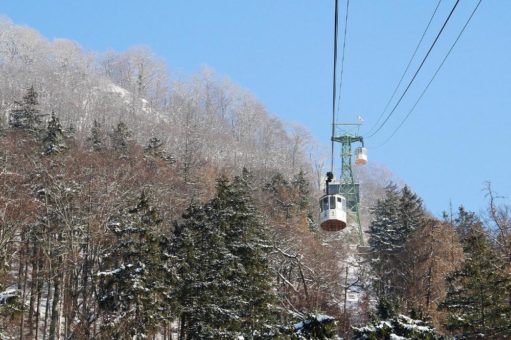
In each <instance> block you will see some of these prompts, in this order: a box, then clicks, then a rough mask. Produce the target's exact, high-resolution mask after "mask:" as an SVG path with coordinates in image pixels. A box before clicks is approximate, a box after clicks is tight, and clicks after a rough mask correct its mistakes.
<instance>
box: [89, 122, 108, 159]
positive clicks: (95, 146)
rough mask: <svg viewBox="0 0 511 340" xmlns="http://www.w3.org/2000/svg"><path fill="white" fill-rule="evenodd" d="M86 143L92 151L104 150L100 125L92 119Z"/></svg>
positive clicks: (103, 139) (103, 138)
mask: <svg viewBox="0 0 511 340" xmlns="http://www.w3.org/2000/svg"><path fill="white" fill-rule="evenodd" d="M87 142H88V144H89V145H90V148H91V149H92V150H93V151H101V150H103V149H104V148H105V137H104V133H103V130H102V128H101V124H100V123H99V122H98V121H97V120H95V119H94V122H93V123H92V128H91V130H90V135H89V136H88V137H87Z"/></svg>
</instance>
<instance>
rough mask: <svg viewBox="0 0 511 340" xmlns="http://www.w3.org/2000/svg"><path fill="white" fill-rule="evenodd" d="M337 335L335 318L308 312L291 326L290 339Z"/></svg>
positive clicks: (322, 337) (326, 337) (332, 337)
mask: <svg viewBox="0 0 511 340" xmlns="http://www.w3.org/2000/svg"><path fill="white" fill-rule="evenodd" d="M336 335H337V325H336V320H335V318H333V317H331V316H328V315H316V314H308V315H306V317H305V318H303V320H301V321H300V322H298V323H296V324H295V325H294V326H293V332H292V335H291V339H334V338H335V337H336Z"/></svg>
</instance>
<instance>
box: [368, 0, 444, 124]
mask: <svg viewBox="0 0 511 340" xmlns="http://www.w3.org/2000/svg"><path fill="white" fill-rule="evenodd" d="M441 2H442V0H438V2H437V4H436V7H435V10H434V11H433V14H431V17H430V18H429V21H428V24H427V25H426V28H425V29H424V32H422V36H421V38H420V40H419V43H418V44H417V46H416V47H415V51H413V53H412V56H411V57H410V60H409V61H408V65H406V68H405V70H404V71H403V74H402V75H401V79H399V82H398V83H397V85H396V87H395V88H394V92H392V95H391V96H390V98H389V100H388V101H387V104H385V108H384V109H383V111H382V112H381V114H380V116H379V117H378V119H377V120H376V122H375V123H374V124H373V126H372V127H371V129H370V130H369V133H371V132H372V131H373V130H374V128H375V127H376V126H377V125H378V123H379V122H380V120H381V118H382V117H383V115H384V114H385V112H387V109H388V108H389V105H390V103H391V102H392V100H393V99H394V96H395V95H396V93H397V90H398V89H399V86H401V83H402V82H403V79H404V77H405V75H406V73H407V72H408V69H409V68H410V65H411V64H412V61H413V59H414V58H415V55H416V54H417V51H418V50H419V47H420V46H421V44H422V41H423V40H424V37H425V36H426V32H427V31H428V29H429V26H430V25H431V22H432V21H433V18H434V17H435V15H436V12H437V10H438V7H439V6H440V3H441Z"/></svg>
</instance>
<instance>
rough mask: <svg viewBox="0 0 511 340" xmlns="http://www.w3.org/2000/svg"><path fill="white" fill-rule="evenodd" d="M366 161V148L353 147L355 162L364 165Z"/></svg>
mask: <svg viewBox="0 0 511 340" xmlns="http://www.w3.org/2000/svg"><path fill="white" fill-rule="evenodd" d="M366 163H367V149H366V148H364V147H358V148H356V149H355V164H356V165H365V164H366Z"/></svg>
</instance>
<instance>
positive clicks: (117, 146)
mask: <svg viewBox="0 0 511 340" xmlns="http://www.w3.org/2000/svg"><path fill="white" fill-rule="evenodd" d="M130 138H131V131H130V130H129V129H128V127H127V126H126V124H125V123H124V122H119V123H118V124H117V127H116V128H115V129H114V130H113V131H112V133H111V134H110V142H111V145H112V149H114V150H115V151H116V152H118V153H120V154H122V155H125V154H126V153H127V152H128V146H129V143H130Z"/></svg>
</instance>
